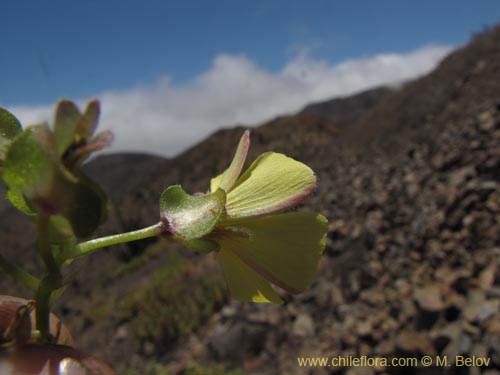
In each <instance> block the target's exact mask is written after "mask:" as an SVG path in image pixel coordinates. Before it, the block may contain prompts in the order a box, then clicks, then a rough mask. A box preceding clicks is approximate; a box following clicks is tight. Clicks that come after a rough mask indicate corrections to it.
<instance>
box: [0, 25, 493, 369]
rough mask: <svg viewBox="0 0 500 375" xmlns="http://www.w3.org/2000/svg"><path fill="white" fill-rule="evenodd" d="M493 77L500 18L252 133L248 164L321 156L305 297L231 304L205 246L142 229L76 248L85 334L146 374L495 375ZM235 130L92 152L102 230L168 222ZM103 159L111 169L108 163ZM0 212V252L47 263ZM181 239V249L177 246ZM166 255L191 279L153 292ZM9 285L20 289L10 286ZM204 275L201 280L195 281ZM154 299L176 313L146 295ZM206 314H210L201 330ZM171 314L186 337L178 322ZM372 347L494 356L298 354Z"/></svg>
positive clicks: (314, 161)
mask: <svg viewBox="0 0 500 375" xmlns="http://www.w3.org/2000/svg"><path fill="white" fill-rule="evenodd" d="M499 82H500V27H497V28H493V29H491V30H487V31H485V32H484V33H482V34H480V35H477V36H476V37H475V38H474V39H473V41H472V42H471V43H470V44H469V45H468V46H466V47H464V48H462V49H460V50H457V51H455V52H454V53H453V54H452V55H451V56H449V57H448V58H447V59H445V61H443V63H442V64H441V65H440V66H439V67H438V68H437V69H436V70H435V71H434V72H433V73H431V74H430V75H428V76H426V77H423V78H421V79H419V80H417V81H414V82H411V83H408V84H406V85H405V86H403V87H402V88H400V89H397V90H389V89H379V90H374V91H370V92H367V93H364V94H361V95H358V96H355V97H352V98H346V99H343V100H334V101H330V102H327V103H317V104H315V105H311V106H309V107H306V108H305V109H304V110H303V111H302V112H301V113H299V114H296V115H290V116H285V117H281V118H278V119H275V120H273V121H270V122H269V123H267V124H264V125H262V126H260V127H258V128H256V129H255V130H254V131H253V134H252V149H251V155H250V157H249V159H250V160H252V159H253V158H254V157H255V156H256V155H258V154H259V153H261V152H262V151H265V150H275V151H280V152H285V153H286V154H288V155H290V156H293V157H295V158H297V159H299V160H301V161H303V162H306V163H307V164H309V165H311V166H312V168H313V169H314V170H315V171H316V173H317V175H318V177H319V179H320V184H319V188H318V190H317V191H316V192H315V194H314V196H312V197H311V198H310V199H309V200H308V201H307V202H306V203H305V205H304V207H302V208H304V209H314V210H316V211H319V212H321V213H323V214H324V215H326V216H327V217H328V218H329V221H330V230H329V235H328V244H327V249H326V251H325V256H324V257H323V259H322V261H321V264H320V270H319V272H318V277H317V280H316V281H315V283H314V285H313V286H312V287H311V288H310V289H309V290H307V291H306V292H305V293H304V294H302V295H299V296H296V297H290V296H286V297H285V300H286V303H285V305H284V306H269V305H259V304H246V303H239V302H236V301H230V300H228V299H227V296H226V295H225V294H224V293H223V291H221V289H220V284H219V281H220V279H219V277H220V270H219V269H218V268H217V265H215V264H214V263H213V261H212V260H211V258H210V257H206V256H195V255H192V254H189V253H187V252H186V251H185V250H183V249H178V248H176V247H175V246H173V245H169V244H164V243H156V244H152V243H139V244H135V245H131V246H127V247H126V246H122V247H119V248H117V249H110V251H108V252H103V253H102V254H96V255H95V256H92V257H89V259H86V260H84V261H83V262H81V263H80V267H81V268H82V269H83V270H84V271H83V272H81V273H80V274H79V275H78V278H77V282H75V284H74V285H73V286H72V288H71V289H70V293H66V295H65V297H64V299H63V300H62V302H61V303H60V305H58V306H57V308H58V311H59V312H60V314H61V315H62V316H63V318H64V319H65V321H66V322H67V323H68V325H69V326H70V328H72V329H73V333H74V334H75V332H76V334H75V336H76V337H77V342H78V344H79V345H80V347H82V348H83V349H86V350H88V351H91V352H93V353H94V354H96V355H98V356H100V357H102V358H103V359H105V360H107V361H108V362H110V363H111V364H112V365H113V366H115V367H116V368H117V369H119V370H124V369H126V368H136V369H137V370H138V372H139V373H141V372H142V373H144V371H146V369H147V368H148V367H150V366H151V364H152V363H156V364H158V365H159V366H162V367H163V368H166V369H168V370H169V371H170V373H172V374H182V373H183V371H185V369H186V368H188V367H189V366H190V365H191V364H193V363H198V364H202V365H206V364H209V363H211V362H214V361H216V362H220V363H222V364H223V365H224V366H225V367H226V368H227V369H231V368H241V369H243V370H244V371H245V373H247V374H299V375H300V374H336V373H339V374H358V373H359V374H372V373H383V372H388V373H393V374H403V373H404V374H406V373H426V374H431V373H432V374H434V373H436V374H440V373H443V374H444V373H453V374H455V373H456V374H479V373H483V374H488V375H492V374H500V276H499V275H498V267H499V264H500V85H499V84H498V83H499ZM241 132H242V131H241V129H240V128H235V129H232V130H225V131H221V132H219V133H216V134H214V135H213V136H212V137H210V138H209V139H207V140H206V141H205V142H203V143H201V144H200V145H198V146H196V147H194V148H193V149H191V150H188V151H187V152H185V153H184V154H182V155H180V156H178V157H177V158H175V159H173V160H162V159H160V158H155V157H148V156H139V155H136V156H135V157H134V158H131V157H130V156H123V155H121V156H108V157H105V158H102V159H101V160H96V161H94V162H93V164H92V165H90V166H89V170H90V172H91V173H92V174H94V175H95V176H96V178H97V179H98V180H100V182H101V183H103V184H104V186H105V187H106V189H107V190H108V192H109V194H110V197H111V199H112V202H113V209H112V211H111V215H110V219H109V222H108V223H107V224H106V226H105V227H104V228H103V229H102V230H101V232H102V233H110V232H113V231H117V230H124V229H133V228H137V227H138V226H144V225H149V224H151V223H152V222H154V221H155V220H157V213H156V212H157V209H156V204H157V203H156V201H157V196H158V195H159V193H160V192H161V190H162V189H163V188H164V187H166V186H168V185H170V184H174V183H182V185H183V186H184V187H185V188H186V189H187V190H190V191H199V190H205V189H206V186H207V184H208V181H209V178H210V176H213V175H214V174H216V173H217V172H218V171H221V170H222V169H224V167H225V166H226V164H227V163H228V161H229V158H230V155H231V153H232V152H233V149H234V145H235V144H236V140H237V139H238V138H239V136H240V135H241ZM220 150H224V151H222V152H221V151H220ZM105 167H106V168H108V170H110V171H112V172H103V170H104V168H105ZM132 169H133V171H135V172H131V170H132ZM118 181H120V183H118ZM0 208H1V209H2V211H1V212H2V220H3V223H2V227H1V228H2V241H3V243H4V246H5V249H7V250H5V251H6V252H9V251H10V253H11V254H10V255H11V256H12V257H14V258H16V259H17V260H18V261H19V262H26V263H29V262H31V263H29V264H30V267H32V268H34V269H36V263H32V262H33V261H32V259H33V256H32V253H31V252H32V250H26V251H19V249H29V248H30V246H31V247H32V246H33V240H31V239H30V237H29V236H24V237H23V238H21V239H19V237H16V236H15V235H16V234H17V233H19V228H20V227H22V228H25V227H27V226H28V224H27V222H26V221H25V220H24V219H23V218H19V217H18V216H13V214H12V213H11V210H9V209H8V208H6V207H3V206H2V207H0ZM302 208H301V209H302ZM23 220H24V221H23ZM28 231H29V229H28ZM146 246H148V247H147V250H144V249H145V247H146ZM13 248H15V249H16V251H14V250H9V249H13ZM177 250H179V252H180V254H181V255H182V257H183V259H185V260H187V262H184V260H181V261H178V260H177V258H175V256H174V255H173V254H174V251H175V252H176V251H177ZM30 251H31V252H30ZM176 262H177V263H176ZM172 263H175V264H178V268H179V269H180V270H181V271H180V273H179V275H180V276H179V275H177V274H176V275H177V276H175V278H174V279H173V281H172V280H171V279H170V278H168V277H170V276H168V277H167V276H165V278H163V279H161V281H162V282H167V281H168V282H172V283H174V284H172V285H178V284H175V283H181V282H184V284H182V285H189V288H188V289H186V288H184V287H172V288H171V289H170V290H169V292H168V293H169V294H167V293H166V292H162V293H163V294H158V293H159V292H158V289H161V285H162V284H161V283H158V284H154V285H153V287H154V288H153V287H151V282H150V279H151V275H152V274H153V273H154V272H156V271H158V270H159V269H162V268H161V267H164V266H165V265H166V264H172ZM124 265H128V266H127V267H124ZM169 272H170V271H169ZM169 275H170V274H169ZM212 277H213V279H212ZM158 280H160V279H158ZM165 280H166V281H165ZM207 280H208V281H207ZM0 281H1V282H2V284H1V285H2V288H4V290H7V291H8V292H9V293H10V292H11V291H12V292H14V291H15V290H16V289H14V286H13V284H11V283H9V282H8V281H6V280H3V279H0ZM96 285H97V286H96ZM168 285H171V284H168ZM179 285H180V284H179ZM195 285H197V286H198V288H202V289H196V290H197V292H196V293H193V290H194V289H191V288H194V286H195ZM200 285H201V286H200ZM141 288H142V289H141ZM148 288H149V289H148ZM183 288H184V289H183ZM17 290H18V289H17ZM139 290H140V291H143V293H142V294H137V291H139ZM144 290H145V291H146V292H144ZM152 290H154V291H152ZM198 291H199V293H198ZM20 293H25V291H22V290H21V291H20ZM176 293H177V294H176ZM190 294H196V295H202V297H200V298H198V297H196V298H195V297H193V298H192V299H190V301H191V302H190V303H192V304H193V306H195V307H194V308H191V309H187V310H186V308H185V306H180V303H178V302H177V301H179V300H182V299H183V297H182V296H187V295H190ZM131 295H133V296H134V299H131V298H130V296H131ZM151 295H152V296H153V297H154V298H156V300H158V298H159V299H160V300H162V301H164V303H165V305H168V306H169V308H170V310H169V309H165V307H164V305H163V304H156V303H154V302H151V301H153V300H152V299H151V298H150V297H149V296H151ZM207 296H208V297H207ZM207 298H208V299H207ZM123 300H126V301H127V303H126V304H120V302H123ZM207 300H210V301H213V302H211V303H208V302H207ZM134 301H139V305H140V306H142V309H138V308H137V305H138V304H137V303H136V304H134V303H135V302H134ZM144 301H149V302H148V303H147V304H145V303H144ZM173 301H176V302H175V303H174V302H173ZM141 303H142V305H141ZM178 304H179V310H172V309H175V308H177V307H178ZM200 306H201V307H200ZM103 307H105V308H103ZM181 307H182V309H181ZM99 308H101V309H99ZM134 309H135V310H134ZM149 310H151V312H150V315H149V316H150V320H152V321H153V322H155V323H156V325H154V324H153V328H150V326H149V325H148V324H149V323H150V320H145V318H144V319H143V320H142V321H138V320H137V319H135V315H140V316H146V315H145V314H146V312H147V311H149ZM172 311H175V312H176V313H178V312H179V311H181V315H182V314H184V315H186V316H188V317H189V320H188V323H186V322H183V323H182V324H180V323H179V320H176V321H171V320H165V319H163V317H164V316H167V315H168V314H169V313H171V312H172ZM193 311H196V312H197V313H196V314H194V315H190V314H192V313H193ZM200 311H205V312H206V313H201V312H200ZM141 314H142V315H141ZM151 317H154V319H153V318H151ZM194 319H195V320H196V321H197V322H198V324H196V325H191V326H189V324H190V323H189V322H192V321H193V320H194ZM165 322H166V323H165ZM163 323H165V324H167V323H168V324H167V325H165V326H164V325H162V324H163ZM186 324H187V325H188V326H186ZM174 326H175V327H176V330H177V331H176V332H175V333H172V332H170V331H168V329H169V327H170V328H171V327H174ZM138 327H140V328H141V330H139V329H138ZM148 327H149V328H148ZM164 331H165V332H164ZM166 331H168V332H166ZM158 332H159V333H158ZM153 333H154V334H153ZM362 355H366V356H370V357H375V356H377V357H386V358H391V357H415V358H421V357H422V356H424V355H430V356H435V355H440V356H448V358H449V362H450V364H453V361H454V358H455V356H457V355H466V356H469V357H472V356H476V357H481V358H490V364H489V366H487V367H481V368H479V367H450V368H422V367H419V368H412V369H401V368H396V367H392V368H381V367H376V368H374V367H370V368H359V367H353V368H332V367H324V368H320V367H316V368H312V367H299V366H298V364H297V357H299V356H302V357H305V356H312V357H334V356H355V357H359V356H362Z"/></svg>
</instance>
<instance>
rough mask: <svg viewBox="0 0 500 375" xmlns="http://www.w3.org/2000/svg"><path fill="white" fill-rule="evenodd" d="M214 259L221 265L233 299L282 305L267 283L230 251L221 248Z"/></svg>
mask: <svg viewBox="0 0 500 375" xmlns="http://www.w3.org/2000/svg"><path fill="white" fill-rule="evenodd" d="M216 257H217V259H218V260H219V261H220V263H221V265H222V269H223V271H224V276H225V278H226V282H227V286H228V288H229V291H230V292H231V295H232V297H233V298H236V299H238V300H240V301H248V302H272V303H283V301H282V300H281V298H280V297H279V296H278V294H277V293H276V292H275V291H274V289H273V288H272V287H271V286H270V285H269V283H268V282H267V281H266V280H264V279H263V278H262V277H261V276H260V275H258V274H257V273H255V272H254V271H253V270H252V269H250V268H249V267H248V266H247V265H246V264H245V263H243V262H242V261H241V260H240V259H239V258H238V257H237V256H235V255H234V254H233V253H232V252H231V251H228V250H226V249H224V248H221V250H220V251H219V252H218V253H217V255H216Z"/></svg>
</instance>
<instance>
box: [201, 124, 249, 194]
mask: <svg viewBox="0 0 500 375" xmlns="http://www.w3.org/2000/svg"><path fill="white" fill-rule="evenodd" d="M249 147H250V132H249V131H248V130H245V132H244V133H243V136H242V137H241V139H240V143H239V144H238V148H237V149H236V152H235V154H234V157H233V161H232V162H231V165H230V166H229V168H228V169H226V170H225V171H224V173H222V174H220V175H218V176H217V177H214V178H212V180H211V181H210V192H212V193H213V192H215V191H216V190H217V189H219V188H221V189H222V190H224V191H225V192H227V191H229V189H231V187H232V186H233V185H234V183H235V182H236V180H237V179H238V176H239V175H240V173H241V169H242V168H243V165H244V164H245V160H246V158H247V153H248V148H249Z"/></svg>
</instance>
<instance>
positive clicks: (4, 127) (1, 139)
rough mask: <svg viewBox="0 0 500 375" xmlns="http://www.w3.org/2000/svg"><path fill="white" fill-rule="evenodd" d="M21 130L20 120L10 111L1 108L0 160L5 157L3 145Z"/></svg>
mask: <svg viewBox="0 0 500 375" xmlns="http://www.w3.org/2000/svg"><path fill="white" fill-rule="evenodd" d="M21 132H22V127H21V123H20V122H19V120H18V119H17V118H16V117H15V116H14V115H13V114H12V113H10V112H9V111H7V110H5V109H3V108H0V160H1V159H3V151H2V149H3V147H4V146H5V145H6V144H7V143H8V142H9V141H11V140H12V139H14V137H15V136H16V135H18V134H19V133H21Z"/></svg>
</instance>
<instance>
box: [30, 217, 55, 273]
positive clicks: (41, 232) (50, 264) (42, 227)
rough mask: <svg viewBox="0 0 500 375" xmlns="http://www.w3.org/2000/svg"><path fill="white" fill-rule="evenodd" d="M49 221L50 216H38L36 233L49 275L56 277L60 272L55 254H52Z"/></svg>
mask: <svg viewBox="0 0 500 375" xmlns="http://www.w3.org/2000/svg"><path fill="white" fill-rule="evenodd" d="M49 220H50V216H47V215H43V214H40V215H38V217H37V222H36V233H37V237H38V248H39V250H40V255H41V257H42V259H43V262H44V263H45V268H46V269H47V273H48V274H50V275H53V276H55V275H59V274H60V270H59V266H58V265H57V263H56V261H55V259H54V254H52V249H51V248H50V242H49Z"/></svg>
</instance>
